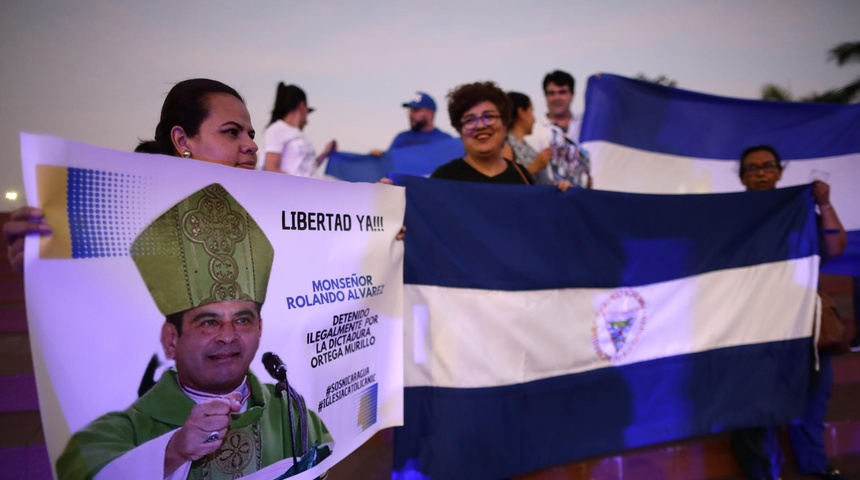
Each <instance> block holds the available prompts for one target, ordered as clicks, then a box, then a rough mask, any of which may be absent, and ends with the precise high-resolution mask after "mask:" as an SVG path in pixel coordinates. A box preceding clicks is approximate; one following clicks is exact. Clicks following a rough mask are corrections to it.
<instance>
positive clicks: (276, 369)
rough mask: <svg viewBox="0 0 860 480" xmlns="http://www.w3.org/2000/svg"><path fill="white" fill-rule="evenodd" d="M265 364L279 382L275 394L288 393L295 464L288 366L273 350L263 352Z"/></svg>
mask: <svg viewBox="0 0 860 480" xmlns="http://www.w3.org/2000/svg"><path fill="white" fill-rule="evenodd" d="M263 366H264V367H266V371H267V372H269V375H271V376H272V378H274V379H275V380H277V381H278V384H277V385H276V386H275V396H276V397H278V398H280V397H282V396H284V394H286V397H287V419H288V420H289V422H290V449H291V450H292V451H293V466H295V465H296V463H297V462H298V459H297V457H296V436H295V432H294V431H293V409H292V408H290V403H291V401H292V400H291V398H290V397H291V393H290V384H289V383H287V366H286V365H284V362H283V360H281V357H279V356H277V355H275V354H274V353H272V352H266V353H264V354H263Z"/></svg>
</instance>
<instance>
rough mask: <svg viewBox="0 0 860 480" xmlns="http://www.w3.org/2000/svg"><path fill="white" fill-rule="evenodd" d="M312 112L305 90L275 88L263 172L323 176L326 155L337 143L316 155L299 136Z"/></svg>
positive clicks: (309, 143)
mask: <svg viewBox="0 0 860 480" xmlns="http://www.w3.org/2000/svg"><path fill="white" fill-rule="evenodd" d="M313 111H314V109H313V108H310V107H308V100H307V95H305V92H304V90H302V89H301V88H299V87H297V86H296V85H286V86H285V85H284V84H283V83H281V84H279V85H278V91H277V94H276V96H275V108H274V109H272V119H271V122H270V123H269V126H268V127H266V134H265V135H266V138H265V141H266V157H265V162H264V164H263V169H264V170H267V171H270V172H281V173H288V174H290V175H298V176H301V177H314V178H322V177H323V175H324V174H325V161H326V160H327V159H328V154H329V153H331V152H333V151H335V148H336V143H335V141H334V140H332V141H330V142H329V143H328V145H326V148H325V149H324V150H323V152H322V153H321V154H320V155H319V156H317V154H316V150H315V149H314V146H313V144H311V142H310V141H309V140H308V138H307V137H305V135H304V134H303V133H302V130H304V128H305V126H306V125H307V124H308V115H309V114H310V113H311V112H313Z"/></svg>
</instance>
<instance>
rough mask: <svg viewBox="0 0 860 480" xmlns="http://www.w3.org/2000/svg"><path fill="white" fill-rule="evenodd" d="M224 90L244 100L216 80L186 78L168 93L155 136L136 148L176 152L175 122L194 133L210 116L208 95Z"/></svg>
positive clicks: (190, 133) (191, 133) (162, 152)
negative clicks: (171, 135)
mask: <svg viewBox="0 0 860 480" xmlns="http://www.w3.org/2000/svg"><path fill="white" fill-rule="evenodd" d="M215 93H225V94H227V95H232V96H234V97H236V98H238V99H239V101H241V102H242V103H245V100H244V99H242V96H241V95H239V92H237V91H236V90H234V89H233V88H232V87H230V86H228V85H225V84H223V83H221V82H219V81H217V80H210V79H208V78H192V79H190V80H183V81H181V82H179V83H177V84H176V85H174V86H173V88H171V89H170V92H168V93H167V96H166V97H165V98H164V104H163V105H162V106H161V118H160V120H159V121H158V126H156V127H155V139H154V140H146V141H142V142H140V144H138V146H137V148H135V149H134V151H135V152H143V153H161V154H164V155H176V149H175V148H173V140H172V139H171V138H170V131H171V130H172V129H173V127H175V126H179V127H182V129H183V130H185V134H186V135H188V136H190V137H193V136H195V135H197V133H199V132H200V124H201V123H203V120H205V119H206V117H208V116H209V95H212V94H215Z"/></svg>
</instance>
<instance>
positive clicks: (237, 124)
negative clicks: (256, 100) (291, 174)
mask: <svg viewBox="0 0 860 480" xmlns="http://www.w3.org/2000/svg"><path fill="white" fill-rule="evenodd" d="M254 135H255V131H254V128H253V126H251V115H250V114H249V113H248V108H247V107H246V106H245V101H244V100H243V99H242V96H241V95H239V93H238V92H236V90H234V89H233V88H232V87H230V86H228V85H225V84H223V83H221V82H219V81H216V80H210V79H207V78H194V79H190V80H184V81H181V82H179V83H177V84H176V85H174V86H173V88H171V89H170V92H169V93H168V94H167V97H165V99H164V104H163V105H162V107H161V119H160V120H159V122H158V125H157V126H156V127H155V138H154V139H153V140H149V141H144V142H141V143H140V145H138V146H137V148H136V149H135V151H136V152H143V153H160V154H162V155H171V156H175V157H183V158H190V159H194V160H202V161H204V162H211V163H220V164H222V165H226V166H230V167H237V168H248V169H253V168H254V167H255V166H256V164H257V144H256V143H254ZM50 233H51V227H50V226H49V225H48V224H47V223H45V218H44V216H43V213H42V211H41V210H40V209H38V208H34V207H21V208H19V209H17V210H15V211H14V212H12V214H11V216H10V220H9V221H8V222H6V223H5V224H3V235H5V236H6V244H7V245H8V246H7V249H8V251H7V254H8V257H9V263H10V264H11V265H12V268H13V269H14V270H15V271H16V272H19V273H24V237H25V236H27V235H31V234H33V235H50Z"/></svg>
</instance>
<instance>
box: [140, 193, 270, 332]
mask: <svg viewBox="0 0 860 480" xmlns="http://www.w3.org/2000/svg"><path fill="white" fill-rule="evenodd" d="M129 253H130V254H131V257H132V259H134V263H135V264H136V265H137V269H138V271H139V272H140V275H141V277H143V281H144V283H146V286H147V288H148V289H149V293H150V294H151V295H152V298H153V299H154V300H155V303H156V305H158V309H159V310H160V311H161V313H163V314H164V315H170V314H172V313H177V312H181V311H184V310H188V309H190V308H196V307H199V306H201V305H206V304H209V303H215V302H222V301H225V300H250V301H253V302H258V303H263V301H264V300H265V299H266V286H267V284H268V283H269V272H270V271H271V269H272V258H273V257H274V250H273V249H272V244H271V243H270V242H269V239H268V238H266V235H265V233H263V231H262V230H261V229H260V227H259V226H258V225H257V223H256V222H255V221H254V219H253V218H251V216H250V215H248V212H247V211H246V210H245V209H244V208H242V206H241V205H239V202H237V201H236V199H235V198H233V197H232V196H231V195H230V194H229V193H227V190H225V189H224V187H222V186H221V185H220V184H217V183H213V184H212V185H209V186H208V187H205V188H203V189H202V190H199V191H197V192H195V193H193V194H191V196H189V197H188V198H186V199H184V200H182V201H181V202H179V203H177V204H176V205H174V206H173V207H171V208H170V209H169V210H167V212H165V213H164V214H163V215H161V216H160V217H158V218H157V219H155V221H154V222H152V223H151V224H149V226H148V227H146V229H144V230H143V231H142V232H141V233H140V235H138V236H137V238H136V239H135V240H134V243H132V245H131V249H130V250H129Z"/></svg>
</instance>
